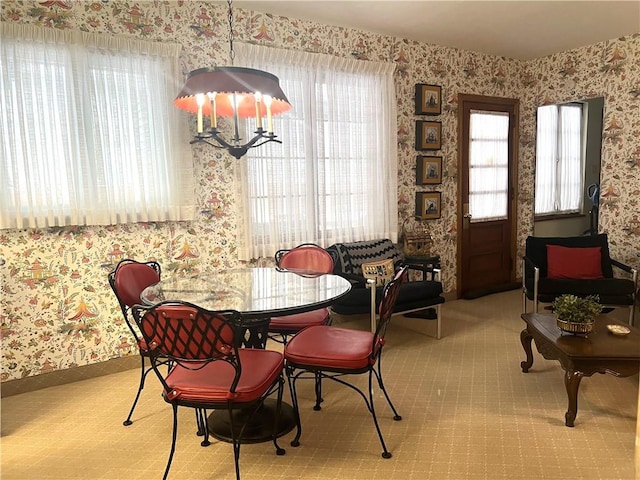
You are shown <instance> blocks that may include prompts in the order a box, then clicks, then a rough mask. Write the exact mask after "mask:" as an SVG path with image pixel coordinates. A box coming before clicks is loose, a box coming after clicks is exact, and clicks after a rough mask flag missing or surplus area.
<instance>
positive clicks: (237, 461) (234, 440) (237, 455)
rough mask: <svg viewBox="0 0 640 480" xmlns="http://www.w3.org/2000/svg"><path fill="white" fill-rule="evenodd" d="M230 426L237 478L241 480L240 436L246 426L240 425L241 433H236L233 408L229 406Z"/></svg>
mask: <svg viewBox="0 0 640 480" xmlns="http://www.w3.org/2000/svg"><path fill="white" fill-rule="evenodd" d="M229 428H230V430H231V444H232V445H233V461H234V463H235V467H236V480H240V438H241V437H242V433H243V432H244V426H242V427H240V432H239V435H237V434H236V431H235V428H234V421H233V410H231V409H230V408H229Z"/></svg>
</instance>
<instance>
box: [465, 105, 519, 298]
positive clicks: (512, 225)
mask: <svg viewBox="0 0 640 480" xmlns="http://www.w3.org/2000/svg"><path fill="white" fill-rule="evenodd" d="M458 102H459V103H458V107H459V111H458V125H459V130H458V155H459V162H458V173H459V175H458V182H459V183H458V187H459V189H458V191H459V198H458V232H459V237H458V238H459V241H458V282H457V286H458V297H460V298H475V297H478V296H481V295H486V294H488V293H494V292H499V291H503V290H508V289H512V288H517V286H518V284H517V283H516V278H515V252H516V191H515V190H516V184H517V183H516V178H517V176H516V161H517V158H518V106H519V102H518V100H516V99H508V98H498V97H483V96H478V95H464V94H460V95H458Z"/></svg>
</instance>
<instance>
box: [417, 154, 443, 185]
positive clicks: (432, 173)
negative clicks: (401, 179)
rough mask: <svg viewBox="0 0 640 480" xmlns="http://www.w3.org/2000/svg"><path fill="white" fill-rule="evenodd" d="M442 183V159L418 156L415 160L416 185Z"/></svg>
mask: <svg viewBox="0 0 640 480" xmlns="http://www.w3.org/2000/svg"><path fill="white" fill-rule="evenodd" d="M439 183H442V157H440V156H434V157H428V156H425V155H418V157H417V158H416V185H437V184H439Z"/></svg>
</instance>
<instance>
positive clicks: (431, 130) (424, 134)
mask: <svg viewBox="0 0 640 480" xmlns="http://www.w3.org/2000/svg"><path fill="white" fill-rule="evenodd" d="M441 146H442V123H441V122H427V121H424V120H418V121H416V150H440V147H441Z"/></svg>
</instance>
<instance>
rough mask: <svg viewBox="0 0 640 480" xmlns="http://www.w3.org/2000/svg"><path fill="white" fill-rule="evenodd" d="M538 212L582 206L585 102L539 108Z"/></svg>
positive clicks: (536, 204) (571, 210) (561, 211)
mask: <svg viewBox="0 0 640 480" xmlns="http://www.w3.org/2000/svg"><path fill="white" fill-rule="evenodd" d="M537 121H538V129H537V140H536V143H537V147H536V191H535V213H536V214H550V213H570V212H577V211H579V210H580V206H581V201H582V193H581V192H582V184H583V167H582V165H583V161H582V158H583V155H582V150H583V148H582V123H583V120H582V106H581V105H546V106H543V107H539V108H538V118H537Z"/></svg>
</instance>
